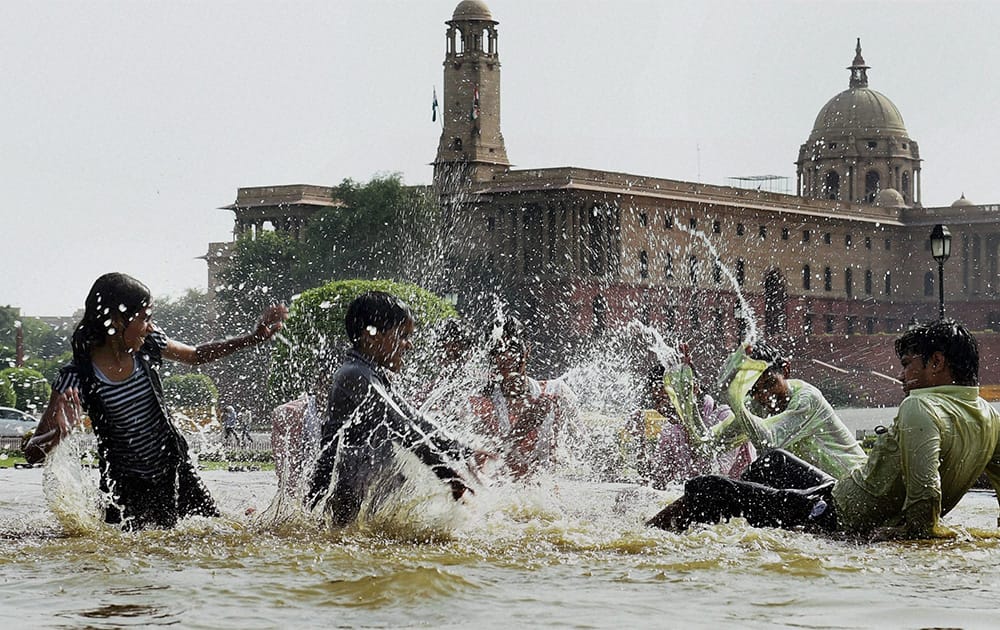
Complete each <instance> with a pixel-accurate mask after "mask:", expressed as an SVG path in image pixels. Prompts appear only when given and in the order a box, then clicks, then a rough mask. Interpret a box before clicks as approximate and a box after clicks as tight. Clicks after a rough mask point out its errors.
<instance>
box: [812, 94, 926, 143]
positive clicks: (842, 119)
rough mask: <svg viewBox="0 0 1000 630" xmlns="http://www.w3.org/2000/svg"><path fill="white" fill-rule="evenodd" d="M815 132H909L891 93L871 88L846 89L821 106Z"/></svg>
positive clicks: (897, 133) (826, 133) (833, 133)
mask: <svg viewBox="0 0 1000 630" xmlns="http://www.w3.org/2000/svg"><path fill="white" fill-rule="evenodd" d="M812 135H813V136H825V137H830V136H846V135H879V136H886V135H888V136H907V135H908V134H907V132H906V125H904V124H903V117H902V116H901V115H900V113H899V110H898V109H896V106H895V105H894V104H893V102H892V101H890V100H889V98H888V97H887V96H885V95H884V94H882V93H880V92H876V91H875V90H872V89H870V88H866V87H863V88H861V87H859V88H851V89H849V90H844V91H843V92H841V93H840V94H838V95H836V96H834V97H833V98H832V99H830V101H829V102H828V103H827V104H826V105H824V106H823V109H821V110H819V115H818V116H816V123H815V124H814V125H813V132H812Z"/></svg>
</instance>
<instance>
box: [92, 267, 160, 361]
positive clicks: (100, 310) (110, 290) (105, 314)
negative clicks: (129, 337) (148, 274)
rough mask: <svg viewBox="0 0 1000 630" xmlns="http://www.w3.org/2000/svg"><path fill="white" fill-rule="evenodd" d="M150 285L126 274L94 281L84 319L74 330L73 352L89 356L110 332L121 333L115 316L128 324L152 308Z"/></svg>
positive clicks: (102, 277) (113, 273) (109, 274)
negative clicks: (94, 347)
mask: <svg viewBox="0 0 1000 630" xmlns="http://www.w3.org/2000/svg"><path fill="white" fill-rule="evenodd" d="M151 303H152V295H151V294H150V292H149V287H147V286H146V285H145V284H143V283H141V282H139V281H138V280H136V279H135V278H133V277H132V276H129V275H127V274H124V273H118V272H112V273H106V274H104V275H103V276H101V277H100V278H98V279H97V280H96V281H95V282H94V286H92V287H91V288H90V293H89V294H87V301H86V302H85V304H84V312H83V319H81V320H80V323H79V324H78V325H77V327H76V330H75V331H74V332H73V342H72V346H73V355H74V356H77V355H79V358H83V357H85V356H87V355H88V354H89V352H90V349H91V348H92V347H93V346H94V344H95V343H99V342H103V340H104V339H106V338H107V337H108V336H109V335H114V334H121V332H122V331H121V330H117V329H116V324H115V323H114V319H115V318H116V317H121V319H122V320H124V321H125V323H126V324H127V323H128V322H130V321H132V320H133V319H134V318H135V317H136V316H138V315H139V314H141V313H142V312H143V311H144V310H145V309H147V308H149V305H150V304H151Z"/></svg>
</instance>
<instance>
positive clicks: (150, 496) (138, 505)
mask: <svg viewBox="0 0 1000 630" xmlns="http://www.w3.org/2000/svg"><path fill="white" fill-rule="evenodd" d="M166 345H167V337H166V335H164V334H163V331H161V330H159V329H155V330H154V331H153V332H152V333H150V334H149V336H147V337H146V340H145V342H144V343H143V346H142V348H140V349H139V351H138V352H137V353H136V354H135V365H134V368H133V371H132V374H131V375H130V376H129V377H128V378H127V379H125V380H124V381H118V382H115V381H112V380H110V379H108V378H107V377H106V376H105V375H103V374H101V372H100V370H98V369H97V368H96V367H95V366H94V365H93V364H90V365H86V366H78V365H77V364H76V363H75V362H73V363H70V364H68V365H66V366H64V367H63V368H62V369H61V370H60V372H59V376H58V378H57V379H56V382H55V383H54V384H53V389H55V390H56V391H59V392H65V391H66V390H67V389H69V388H78V389H79V391H80V398H81V401H82V402H83V406H84V410H85V411H86V412H87V414H88V415H89V416H90V421H91V425H92V426H93V429H94V435H95V436H96V437H97V454H98V460H99V464H100V470H101V489H102V490H104V491H107V490H109V489H110V490H111V494H110V495H109V496H110V497H111V498H112V503H113V504H112V505H111V506H109V507H108V509H107V510H106V511H105V520H106V521H107V522H108V523H122V524H123V526H124V527H126V528H127V529H141V528H144V527H149V526H155V527H172V526H173V525H174V524H175V523H176V522H177V519H178V518H181V517H184V516H187V515H190V514H199V515H203V516H218V509H217V508H216V506H215V502H214V501H213V500H212V497H211V495H210V494H209V493H208V490H207V489H206V488H205V486H204V484H203V483H202V482H201V480H200V479H199V478H198V475H197V473H196V472H194V467H193V465H192V464H191V461H190V458H189V455H188V445H187V441H186V440H185V439H184V436H183V435H181V433H180V431H179V430H178V429H177V428H176V427H175V426H174V424H173V422H172V421H171V420H170V414H169V412H168V410H167V406H166V403H165V402H164V397H163V387H162V384H161V383H160V378H159V373H158V371H157V370H158V368H159V366H160V365H161V363H162V360H163V359H162V350H163V348H164V347H166ZM161 499H162V501H161Z"/></svg>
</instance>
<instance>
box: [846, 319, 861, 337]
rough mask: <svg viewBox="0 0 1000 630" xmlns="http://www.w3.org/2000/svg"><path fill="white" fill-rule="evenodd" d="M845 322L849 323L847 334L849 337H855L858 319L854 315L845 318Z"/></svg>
mask: <svg viewBox="0 0 1000 630" xmlns="http://www.w3.org/2000/svg"><path fill="white" fill-rule="evenodd" d="M845 321H846V322H847V331H846V332H847V334H848V335H853V334H854V328H855V326H857V321H858V318H857V317H855V316H854V315H848V316H847V317H846V318H845Z"/></svg>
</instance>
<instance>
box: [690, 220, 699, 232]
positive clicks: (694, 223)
mask: <svg viewBox="0 0 1000 630" xmlns="http://www.w3.org/2000/svg"><path fill="white" fill-rule="evenodd" d="M688 227H689V228H691V229H692V230H697V229H698V219H695V218H694V217H691V218H690V219H689V220H688Z"/></svg>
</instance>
